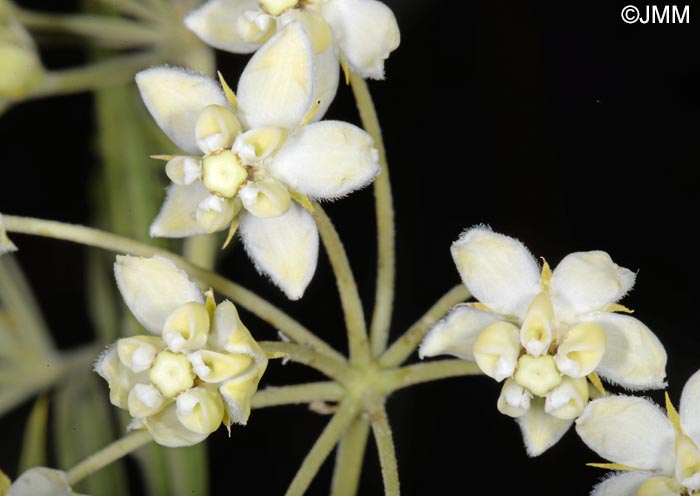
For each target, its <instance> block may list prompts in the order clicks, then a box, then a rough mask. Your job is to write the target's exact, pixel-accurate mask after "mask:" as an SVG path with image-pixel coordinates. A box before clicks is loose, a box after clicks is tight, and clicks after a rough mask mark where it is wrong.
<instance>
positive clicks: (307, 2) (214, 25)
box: [185, 0, 401, 103]
mask: <svg viewBox="0 0 700 496" xmlns="http://www.w3.org/2000/svg"><path fill="white" fill-rule="evenodd" d="M294 21H298V22H301V23H302V24H303V26H304V28H305V30H306V32H307V33H308V35H309V38H310V39H311V41H312V43H313V47H314V52H315V53H316V56H317V59H318V60H317V63H316V74H317V80H320V81H325V84H323V86H325V87H327V88H328V93H329V94H330V100H332V99H333V96H334V95H335V87H337V84H338V60H340V61H341V63H342V64H343V65H344V66H345V67H347V68H348V69H349V70H352V71H353V72H355V73H357V74H359V75H360V76H362V77H364V78H372V79H383V78H384V61H385V60H386V59H387V58H388V57H389V54H390V53H391V52H392V51H394V50H395V49H396V48H398V46H399V43H400V41H401V36H400V33H399V27H398V24H397V23H396V18H395V17H394V13H393V12H392V11H391V9H389V8H388V7H387V6H386V5H385V4H383V3H382V2H380V1H377V0H260V1H258V0H209V1H208V2H206V3H205V4H204V5H203V6H201V7H200V8H198V9H197V10H194V11H192V12H191V13H190V14H189V15H188V16H187V17H186V18H185V24H186V25H187V27H189V28H190V29H191V30H192V31H194V32H195V33H196V34H197V36H199V37H200V38H201V39H202V40H204V42H205V43H208V44H210V45H212V46H214V47H217V48H220V49H222V50H227V51H229V52H234V53H251V52H254V51H255V50H257V49H258V47H260V45H261V44H263V43H265V42H266V41H267V40H268V39H269V38H270V37H271V36H272V35H273V34H274V33H275V32H276V31H277V30H278V29H280V28H282V27H283V26H285V25H287V24H289V23H290V22H294ZM320 99H321V100H323V99H322V98H320ZM328 103H330V101H328Z"/></svg>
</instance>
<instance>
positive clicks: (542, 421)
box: [420, 226, 666, 456]
mask: <svg viewBox="0 0 700 496" xmlns="http://www.w3.org/2000/svg"><path fill="white" fill-rule="evenodd" d="M452 256H453V258H454V261H455V264H456V265H457V270H458V271H459V273H460V275H461V277H462V281H463V282H464V284H465V285H466V286H467V289H468V290H469V291H470V292H471V294H472V295H473V296H474V297H475V298H476V299H477V300H478V301H479V302H478V303H476V304H467V305H460V306H457V307H456V308H454V309H453V310H452V311H451V312H450V314H449V315H448V316H447V317H446V318H445V319H444V320H442V321H441V322H439V323H438V324H437V325H436V326H435V327H433V329H432V330H431V331H430V333H429V334H428V335H427V336H426V338H425V340H424V341H423V343H422V344H421V347H420V355H421V357H427V356H435V355H440V354H449V355H454V356H457V357H459V358H463V359H466V360H473V361H476V363H477V364H478V365H479V368H481V370H482V371H483V372H484V373H485V374H486V375H488V376H490V377H492V378H494V379H496V380H497V381H498V382H503V387H502V388H501V395H500V397H499V398H498V402H497V406H498V410H499V411H500V412H501V413H504V414H506V415H509V416H511V417H515V418H516V419H517V421H518V424H519V425H520V428H521V431H522V434H523V438H524V441H525V446H526V449H527V452H528V454H529V455H530V456H537V455H539V454H541V453H542V452H544V451H545V450H547V449H548V448H549V447H551V446H552V445H553V444H554V443H556V442H557V441H558V440H559V439H560V438H561V437H562V436H563V435H564V433H565V432H566V431H567V430H568V429H569V427H570V426H571V424H572V423H573V421H574V419H575V418H576V417H578V416H579V415H580V414H581V412H582V411H583V409H584V407H585V406H586V404H587V403H588V400H589V397H590V395H591V392H593V393H594V394H596V392H597V393H602V392H603V388H602V384H601V382H600V378H599V377H602V378H604V379H606V380H608V381H609V382H611V383H614V384H619V385H622V386H624V387H626V388H628V389H648V388H662V387H664V385H665V384H664V378H665V377H666V371H665V368H666V351H665V350H664V348H663V346H662V345H661V343H660V342H659V340H658V339H657V338H656V336H655V335H654V334H653V333H652V332H651V331H650V330H649V329H648V328H647V327H646V326H645V325H644V324H643V323H642V322H640V321H639V320H637V319H635V318H634V317H632V316H630V315H625V314H627V313H630V310H628V309H627V308H625V307H624V306H622V305H619V304H617V302H618V301H619V300H620V299H621V298H622V297H623V296H625V294H626V293H627V292H628V291H629V290H630V289H631V288H632V286H633V285H634V280H635V275H634V273H633V272H631V271H629V270H627V269H625V268H622V267H619V266H618V265H616V264H615V263H614V262H613V261H612V260H611V259H610V256H609V255H608V254H607V253H605V252H602V251H590V252H579V253H572V254H570V255H568V256H566V257H565V258H564V259H563V260H562V261H561V263H560V264H559V265H558V266H557V267H556V269H555V270H554V271H553V272H552V271H551V270H550V269H549V266H548V265H547V263H546V262H544V263H543V266H542V267H541V268H540V266H539V265H538V264H537V261H536V260H535V258H534V257H533V256H532V255H531V254H530V252H529V251H528V250H527V248H525V246H524V245H523V244H522V243H521V242H520V241H518V240H516V239H513V238H510V237H508V236H504V235H502V234H498V233H494V232H493V231H491V230H490V229H488V228H485V227H481V226H478V227H475V228H472V229H468V230H467V231H465V232H464V233H463V234H462V236H460V238H459V239H458V240H457V241H456V242H455V243H453V245H452ZM617 312H622V313H617ZM589 381H590V382H591V385H593V386H595V389H593V388H591V387H590V386H589Z"/></svg>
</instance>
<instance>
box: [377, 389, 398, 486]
mask: <svg viewBox="0 0 700 496" xmlns="http://www.w3.org/2000/svg"><path fill="white" fill-rule="evenodd" d="M369 417H370V422H371V425H372V433H373V434H374V440H375V442H376V443H377V451H378V452H379V463H380V464H381V466H382V480H383V481H384V495H385V496H398V495H399V494H400V493H401V491H400V489H399V469H398V464H397V462H396V448H395V447H394V439H393V436H392V434H391V426H390V425H389V418H388V417H387V414H386V408H385V407H384V403H383V402H381V401H379V400H378V401H377V404H376V405H375V406H374V407H373V408H371V409H370V410H369Z"/></svg>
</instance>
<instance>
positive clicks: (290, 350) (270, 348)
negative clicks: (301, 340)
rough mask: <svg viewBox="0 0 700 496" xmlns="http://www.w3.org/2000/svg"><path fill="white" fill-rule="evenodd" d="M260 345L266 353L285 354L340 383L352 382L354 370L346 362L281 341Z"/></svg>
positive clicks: (266, 342)
mask: <svg viewBox="0 0 700 496" xmlns="http://www.w3.org/2000/svg"><path fill="white" fill-rule="evenodd" d="M258 344H260V346H261V347H262V349H263V350H265V352H266V353H284V354H286V355H287V357H288V358H289V359H290V360H291V361H293V362H297V363H302V364H304V365H307V366H309V367H311V368H314V369H316V370H318V371H319V372H321V373H323V374H325V375H327V376H328V377H330V378H331V379H335V380H336V381H338V382H342V383H348V382H349V381H350V380H352V377H353V373H352V369H350V367H348V366H347V365H346V364H345V363H344V362H339V361H338V360H334V359H333V358H331V357H328V356H326V355H322V354H321V353H318V352H315V351H313V350H311V349H309V348H307V347H306V346H301V345H298V344H294V343H283V342H281V341H260V342H259V343H258Z"/></svg>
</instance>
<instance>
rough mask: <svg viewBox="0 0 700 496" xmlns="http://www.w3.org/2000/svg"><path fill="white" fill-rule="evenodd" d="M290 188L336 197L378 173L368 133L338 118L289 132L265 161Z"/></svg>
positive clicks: (273, 172)
mask: <svg viewBox="0 0 700 496" xmlns="http://www.w3.org/2000/svg"><path fill="white" fill-rule="evenodd" d="M268 170H269V171H270V173H271V174H272V175H273V176H275V177H277V178H278V179H281V180H282V181H283V182H285V183H286V184H288V185H289V186H291V187H292V189H294V190H296V191H299V192H301V193H304V194H306V195H309V196H312V197H315V198H324V199H329V198H337V197H340V196H343V195H346V194H348V193H350V192H351V191H354V190H356V189H359V188H362V187H364V186H366V185H367V184H369V183H370V182H371V181H372V180H373V179H374V178H375V176H376V175H377V174H379V154H378V152H377V150H376V148H374V142H373V140H372V138H371V137H370V135H369V134H367V133H366V132H364V131H363V130H362V129H360V128H359V127H357V126H353V125H351V124H347V123H345V122H339V121H323V122H317V123H315V124H310V125H308V126H304V127H303V128H301V129H299V130H298V131H297V132H296V133H294V134H292V135H291V136H290V137H289V139H287V142H286V143H285V144H284V146H283V147H282V149H281V150H280V151H279V153H278V154H277V155H275V157H273V159H272V161H271V162H270V163H269V164H268Z"/></svg>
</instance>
